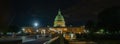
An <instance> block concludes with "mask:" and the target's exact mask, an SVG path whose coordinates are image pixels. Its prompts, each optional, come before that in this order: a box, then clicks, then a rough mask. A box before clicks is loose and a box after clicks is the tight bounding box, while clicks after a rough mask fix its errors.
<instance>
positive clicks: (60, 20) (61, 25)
mask: <svg viewBox="0 0 120 44" xmlns="http://www.w3.org/2000/svg"><path fill="white" fill-rule="evenodd" d="M65 23H66V22H65V20H64V17H63V15H62V14H61V11H60V10H59V11H58V14H57V16H56V17H55V19H54V24H53V27H49V26H48V27H39V28H34V27H23V32H24V33H29V34H35V33H44V34H48V33H52V34H54V33H63V34H65V33H79V34H81V33H85V26H79V27H74V26H69V27H68V26H66V25H65Z"/></svg>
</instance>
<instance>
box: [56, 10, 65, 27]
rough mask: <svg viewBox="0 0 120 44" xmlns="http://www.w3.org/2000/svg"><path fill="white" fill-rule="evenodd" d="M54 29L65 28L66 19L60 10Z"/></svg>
mask: <svg viewBox="0 0 120 44" xmlns="http://www.w3.org/2000/svg"><path fill="white" fill-rule="evenodd" d="M54 27H65V21H64V17H63V16H62V14H61V11H60V10H59V11H58V15H57V16H56V17H55V20H54Z"/></svg>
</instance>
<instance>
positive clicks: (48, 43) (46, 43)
mask: <svg viewBox="0 0 120 44" xmlns="http://www.w3.org/2000/svg"><path fill="white" fill-rule="evenodd" d="M58 38H59V36H57V37H55V38H53V39H51V40H49V41H47V42H45V43H44V44H50V43H51V42H53V41H55V40H57V39H58Z"/></svg>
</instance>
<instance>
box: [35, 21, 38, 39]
mask: <svg viewBox="0 0 120 44" xmlns="http://www.w3.org/2000/svg"><path fill="white" fill-rule="evenodd" d="M38 25H39V24H38V22H35V23H34V28H35V31H36V34H37V33H38V32H39V30H38ZM38 38H39V35H38V34H37V35H36V39H38Z"/></svg>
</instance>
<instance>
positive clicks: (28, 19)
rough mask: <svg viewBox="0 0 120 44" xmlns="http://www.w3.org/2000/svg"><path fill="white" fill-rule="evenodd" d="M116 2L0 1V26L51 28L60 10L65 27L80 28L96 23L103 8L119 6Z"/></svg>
mask: <svg viewBox="0 0 120 44" xmlns="http://www.w3.org/2000/svg"><path fill="white" fill-rule="evenodd" d="M119 5H120V4H119V1H118V0H114V1H112V0H0V12H1V13H0V21H1V22H0V26H3V25H4V26H8V25H18V26H32V25H33V23H34V22H39V25H40V26H41V27H45V26H47V25H50V26H52V25H53V21H54V18H55V16H56V15H57V12H58V9H61V11H62V15H63V16H64V18H65V21H66V24H67V26H69V25H73V26H80V25H84V24H86V22H87V21H89V20H91V21H95V22H96V21H97V16H98V14H99V13H100V12H101V11H102V10H104V9H105V8H109V7H112V6H119Z"/></svg>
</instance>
